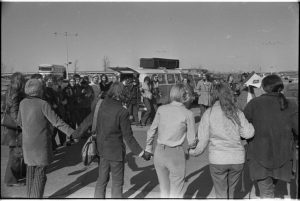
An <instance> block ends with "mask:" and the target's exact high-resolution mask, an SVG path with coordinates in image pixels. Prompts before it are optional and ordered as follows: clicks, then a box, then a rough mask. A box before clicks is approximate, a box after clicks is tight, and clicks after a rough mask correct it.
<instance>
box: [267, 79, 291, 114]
mask: <svg viewBox="0 0 300 201" xmlns="http://www.w3.org/2000/svg"><path fill="white" fill-rule="evenodd" d="M261 85H262V88H263V90H264V91H265V92H266V93H277V94H278V100H279V103H280V109H281V110H284V109H286V108H287V107H288V102H287V100H286V98H285V96H284V95H283V94H282V93H281V92H282V90H283V89H284V85H283V82H282V80H281V78H280V77H279V76H278V75H275V74H273V75H268V76H266V77H264V79H263V80H262V82H261Z"/></svg>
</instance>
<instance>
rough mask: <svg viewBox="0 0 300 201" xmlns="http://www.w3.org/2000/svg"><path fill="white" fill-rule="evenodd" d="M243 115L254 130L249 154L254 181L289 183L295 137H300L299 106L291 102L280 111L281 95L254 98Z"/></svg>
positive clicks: (272, 94) (271, 94) (269, 94)
mask: <svg viewBox="0 0 300 201" xmlns="http://www.w3.org/2000/svg"><path fill="white" fill-rule="evenodd" d="M244 113H245V116H246V118H247V119H248V121H249V122H251V123H252V124H253V126H254V129H255V134H254V137H253V138H252V139H251V140H250V141H249V146H248V153H247V159H248V160H250V165H249V168H250V175H251V177H252V179H254V180H258V179H264V178H266V177H267V176H271V177H273V178H276V179H280V180H284V181H290V179H291V178H292V169H291V167H292V159H293V145H294V141H293V135H294V134H296V135H298V128H297V126H298V125H297V124H296V122H298V106H297V105H296V104H295V103H294V102H290V101H289V105H288V108H287V109H285V110H281V109H280V104H279V101H278V93H268V94H263V95H261V96H259V97H256V98H254V99H252V100H251V101H250V102H249V103H248V104H247V105H246V107H245V110H244Z"/></svg>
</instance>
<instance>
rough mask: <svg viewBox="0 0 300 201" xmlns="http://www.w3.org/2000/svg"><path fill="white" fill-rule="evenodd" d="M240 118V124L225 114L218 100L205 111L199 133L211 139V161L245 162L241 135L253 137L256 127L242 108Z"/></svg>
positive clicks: (209, 143)
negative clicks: (246, 116) (254, 127)
mask: <svg viewBox="0 0 300 201" xmlns="http://www.w3.org/2000/svg"><path fill="white" fill-rule="evenodd" d="M238 118H239V120H240V124H241V125H240V126H239V125H238V124H236V123H233V121H232V120H230V119H229V118H227V117H226V116H225V114H224V112H223V111H222V109H221V106H220V103H219V102H218V101H217V102H216V103H215V104H214V105H213V107H212V108H211V109H208V110H207V111H206V112H205V113H204V115H203V117H202V119H201V123H200V124H202V125H199V130H198V133H199V134H201V133H204V135H206V136H207V138H208V139H209V142H208V149H209V161H210V162H211V163H213V164H240V163H244V160H245V150H244V146H243V145H242V143H241V137H243V138H246V139H248V138H251V137H252V136H253V134H254V129H253V126H252V125H251V124H249V123H248V121H247V120H246V118H245V116H244V114H243V113H242V112H241V111H240V110H238ZM199 140H201V139H199Z"/></svg>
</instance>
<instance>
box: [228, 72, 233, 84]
mask: <svg viewBox="0 0 300 201" xmlns="http://www.w3.org/2000/svg"><path fill="white" fill-rule="evenodd" d="M227 82H228V83H233V76H232V75H231V74H229V75H228V77H227Z"/></svg>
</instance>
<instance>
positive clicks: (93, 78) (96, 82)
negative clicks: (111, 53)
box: [92, 74, 99, 84]
mask: <svg viewBox="0 0 300 201" xmlns="http://www.w3.org/2000/svg"><path fill="white" fill-rule="evenodd" d="M92 81H93V83H94V84H98V83H99V76H98V75H97V74H95V75H93V76H92Z"/></svg>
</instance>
